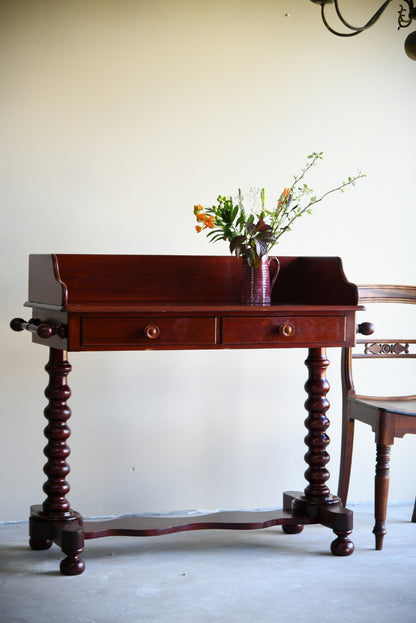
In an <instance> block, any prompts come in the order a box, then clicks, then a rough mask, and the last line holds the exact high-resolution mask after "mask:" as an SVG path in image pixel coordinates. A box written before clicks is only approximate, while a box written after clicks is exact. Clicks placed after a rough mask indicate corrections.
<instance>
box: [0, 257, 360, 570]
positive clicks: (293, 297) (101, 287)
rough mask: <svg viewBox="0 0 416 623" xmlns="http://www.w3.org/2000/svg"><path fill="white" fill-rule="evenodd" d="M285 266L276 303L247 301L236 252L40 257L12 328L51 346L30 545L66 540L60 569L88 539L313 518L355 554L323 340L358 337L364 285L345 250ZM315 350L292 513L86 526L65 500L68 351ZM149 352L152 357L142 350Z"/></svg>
mask: <svg viewBox="0 0 416 623" xmlns="http://www.w3.org/2000/svg"><path fill="white" fill-rule="evenodd" d="M279 260H280V266H281V268H280V273H279V276H278V278H277V281H276V284H275V286H274V288H273V292H272V302H271V305H268V306H264V307H263V306H247V305H241V304H240V303H239V298H240V275H241V263H240V261H239V260H238V259H236V258H235V257H214V256H209V257H206V256H162V255H154V256H151V255H64V254H48V255H31V256H30V259H29V300H28V302H27V303H25V305H26V306H27V307H30V308H32V318H31V319H30V320H28V321H25V320H23V319H21V318H15V319H14V320H12V322H11V327H12V329H14V330H15V331H21V330H23V329H27V330H29V331H30V332H31V333H32V340H33V341H34V342H36V343H37V344H42V345H44V346H48V347H49V361H48V363H47V365H46V367H45V369H46V371H47V372H48V374H49V384H48V386H47V388H46V390H45V395H46V397H47V398H48V401H49V402H48V405H47V406H46V408H45V411H44V415H45V417H46V419H47V421H48V424H47V426H46V428H45V431H44V434H45V437H46V439H47V445H46V447H45V449H44V453H45V456H46V457H47V462H46V464H45V467H44V472H45V474H46V476H47V480H46V482H45V484H44V487H43V489H44V492H45V493H46V496H47V497H46V499H45V501H44V502H43V504H42V505H37V506H32V507H31V514H30V527H29V531H30V546H31V547H32V548H33V549H35V550H42V549H48V548H49V547H51V545H52V543H53V542H55V543H57V544H58V545H59V546H60V547H61V549H62V551H63V553H64V554H65V555H66V557H65V558H64V559H63V560H62V561H61V564H60V569H61V572H62V573H63V574H66V575H77V574H80V573H82V572H83V570H84V568H85V564H84V561H83V560H82V559H81V558H80V554H81V553H82V551H83V549H84V539H93V538H98V537H104V536H113V535H127V536H155V535H163V534H168V533H172V532H179V531H184V530H202V529H208V528H216V529H218V528H223V529H236V530H246V529H259V528H267V527H270V526H276V525H281V526H282V528H283V530H284V532H286V533H289V534H295V533H298V532H301V530H302V529H303V526H304V525H305V524H315V523H320V524H323V525H325V526H327V527H329V528H331V529H332V530H333V531H334V533H335V535H336V539H335V540H334V541H333V542H332V543H331V551H332V552H333V553H334V554H335V555H337V556H348V555H350V554H352V552H353V550H354V546H353V544H352V542H351V541H350V540H349V538H348V537H349V535H350V533H351V531H352V512H351V511H350V510H348V509H346V508H344V507H343V506H342V505H341V502H340V500H339V498H337V497H336V496H334V495H332V494H331V493H330V491H329V488H328V487H327V485H326V481H327V480H328V478H329V472H328V470H327V467H326V466H327V463H328V461H329V455H328V453H327V450H326V448H327V445H328V442H329V438H328V436H327V433H326V430H327V428H328V426H329V420H328V418H327V415H326V412H327V410H328V407H329V403H328V401H327V398H326V394H327V392H328V389H329V386H328V383H327V381H326V378H325V374H326V368H327V366H328V364H329V361H328V359H327V358H326V351H325V348H326V347H329V346H331V347H334V346H335V347H342V346H350V345H353V344H354V341H355V333H356V326H355V312H356V311H357V310H358V309H362V308H361V307H359V306H358V305H357V303H358V290H357V287H356V286H355V285H353V284H351V283H349V282H348V281H347V280H346V278H345V276H344V273H343V269H342V263H341V260H340V259H339V258H333V257H281V258H279ZM302 347H303V348H305V347H306V348H308V349H309V352H308V357H307V359H306V362H305V363H306V366H307V368H308V370H309V374H308V379H307V382H306V385H305V389H306V392H307V395H308V398H307V400H306V403H305V407H306V410H307V411H308V417H307V419H306V422H305V425H306V428H307V431H308V432H307V436H306V438H305V443H306V445H307V448H308V450H307V453H306V455H305V460H306V463H307V465H308V468H307V470H306V472H305V477H306V480H307V481H308V484H307V486H306V488H305V490H304V492H293V491H289V492H285V493H284V494H283V509H282V510H268V511H260V512H258V511H244V512H243V511H224V512H213V513H209V514H207V515H198V516H192V517H177V516H166V517H163V516H162V517H139V516H133V517H132V516H128V517H119V518H117V519H112V520H103V521H98V522H97V521H91V522H87V521H86V522H84V521H83V518H82V516H81V515H80V514H79V513H78V512H76V511H74V510H72V509H71V508H70V504H69V502H68V500H67V498H66V495H67V494H68V491H69V484H68V482H67V481H66V477H67V475H68V473H69V471H70V468H69V466H68V463H67V458H68V456H69V454H70V449H69V447H68V444H67V441H68V438H69V436H70V430H69V427H68V424H67V422H68V419H69V417H70V415H71V410H70V408H69V406H68V405H67V400H68V398H69V397H70V393H71V392H70V389H69V387H68V385H67V375H68V374H69V372H70V370H71V366H70V364H69V362H68V359H67V352H68V351H108V350H143V351H144V350H149V349H152V350H163V349H175V350H185V349H212V348H215V349H224V348H238V349H252V348H302ZM144 356H145V355H144Z"/></svg>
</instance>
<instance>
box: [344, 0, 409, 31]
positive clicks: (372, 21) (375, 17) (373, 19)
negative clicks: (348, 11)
mask: <svg viewBox="0 0 416 623" xmlns="http://www.w3.org/2000/svg"><path fill="white" fill-rule="evenodd" d="M404 1H405V2H406V1H407V0H404ZM390 2H391V0H386V2H385V3H384V4H383V5H382V6H381V7H380V8H379V9H378V11H376V12H375V13H374V15H373V17H371V18H370V19H369V20H368V22H367V23H366V24H365V25H364V26H361V28H357V27H356V26H351V24H349V23H348V22H347V21H346V19H345V18H344V17H343V16H342V15H341V11H340V8H339V6H338V0H335V10H336V12H337V15H338V17H339V19H340V20H341V22H342V23H343V24H344V26H346V27H347V28H349V29H350V30H357V31H360V32H362V31H363V30H367V28H370V26H373V24H375V23H376V21H377V20H378V19H379V18H380V17H381V16H382V14H383V13H384V11H385V10H386V8H387V6H388V5H389V4H390Z"/></svg>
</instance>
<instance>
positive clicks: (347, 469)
mask: <svg viewBox="0 0 416 623" xmlns="http://www.w3.org/2000/svg"><path fill="white" fill-rule="evenodd" d="M354 424H355V421H354V420H353V419H351V418H345V419H344V421H343V423H342V438H341V461H340V467H339V480H338V497H339V498H341V503H342V505H343V506H345V505H346V504H347V497H348V489H349V486H350V475H351V463H352V450H353V444H354Z"/></svg>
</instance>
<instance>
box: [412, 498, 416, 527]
mask: <svg viewBox="0 0 416 623" xmlns="http://www.w3.org/2000/svg"><path fill="white" fill-rule="evenodd" d="M412 521H413V523H416V498H415V505H414V507H413V515H412Z"/></svg>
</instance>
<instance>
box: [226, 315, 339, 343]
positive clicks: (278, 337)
mask: <svg viewBox="0 0 416 623" xmlns="http://www.w3.org/2000/svg"><path fill="white" fill-rule="evenodd" d="M345 334H346V330H345V318H344V316H308V317H302V316H300V317H291V316H268V317H261V318H260V317H259V318H246V317H235V318H231V317H229V318H223V319H222V343H223V344H256V343H257V344H259V345H260V344H276V345H278V344H281V345H282V346H290V345H291V344H296V345H302V344H305V345H306V346H310V345H313V344H318V343H319V344H325V343H328V344H329V343H334V342H340V343H342V342H344V340H345Z"/></svg>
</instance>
